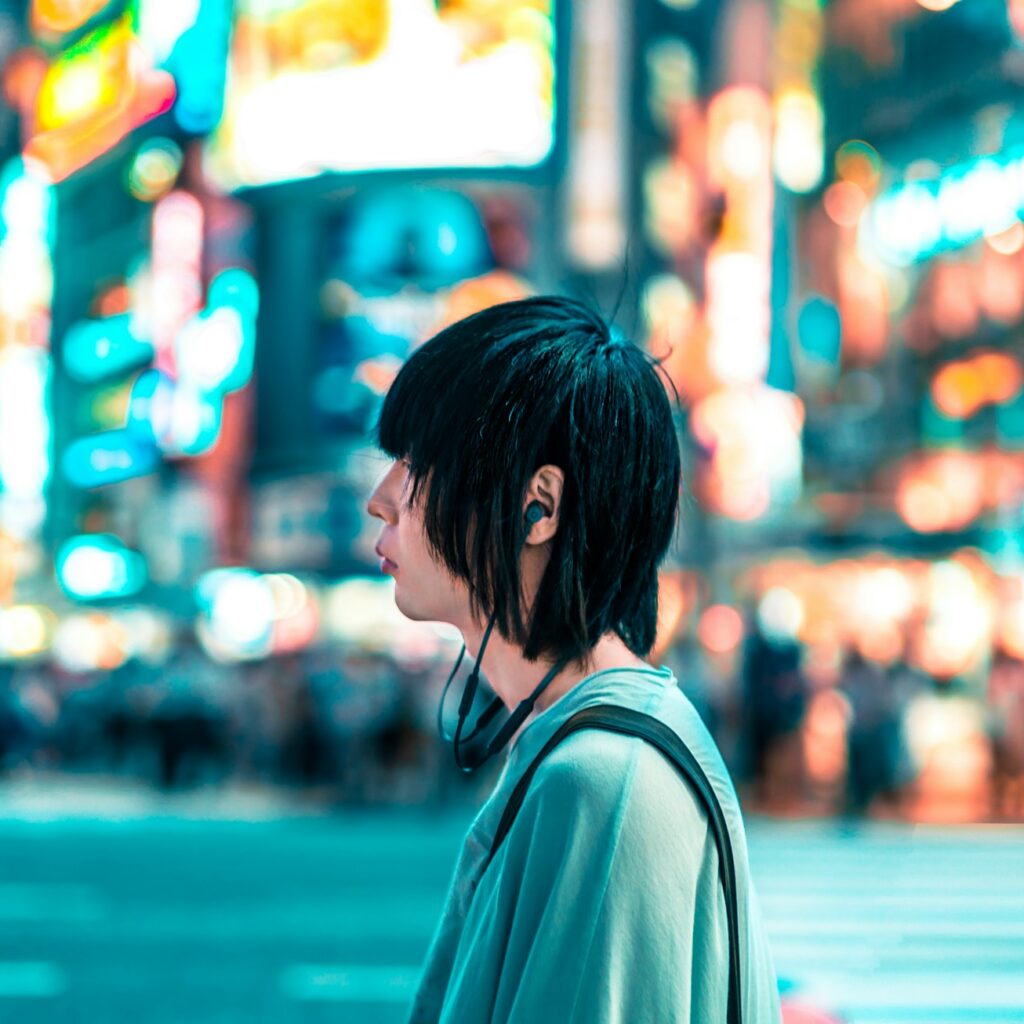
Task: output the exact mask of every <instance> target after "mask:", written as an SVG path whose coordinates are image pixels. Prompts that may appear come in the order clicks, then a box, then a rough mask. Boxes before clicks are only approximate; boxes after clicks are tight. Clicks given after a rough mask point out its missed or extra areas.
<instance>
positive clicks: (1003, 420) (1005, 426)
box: [996, 392, 1024, 449]
mask: <svg viewBox="0 0 1024 1024" xmlns="http://www.w3.org/2000/svg"><path fill="white" fill-rule="evenodd" d="M996 431H997V433H998V436H999V441H1000V444H1001V445H1003V447H1006V448H1014V449H1017V448H1024V392H1022V393H1021V394H1019V395H1018V396H1017V397H1016V398H1015V399H1014V400H1013V401H1012V402H1007V403H1005V404H1004V405H997V406H996Z"/></svg>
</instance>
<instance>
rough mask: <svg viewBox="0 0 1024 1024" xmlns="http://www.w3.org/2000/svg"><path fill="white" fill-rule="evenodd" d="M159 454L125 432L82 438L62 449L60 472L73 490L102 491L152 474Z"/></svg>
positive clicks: (157, 450)
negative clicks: (109, 485)
mask: <svg viewBox="0 0 1024 1024" xmlns="http://www.w3.org/2000/svg"><path fill="white" fill-rule="evenodd" d="M159 465H160V450H159V449H158V448H156V447H155V446H153V445H152V444H146V443H145V442H144V441H143V440H141V439H140V438H139V437H138V435H137V434H135V433H133V432H132V431H130V430H129V429H127V428H123V429H120V430H107V431H104V432H103V433H100V434H93V435H92V436H91V437H82V438H79V439H78V440H77V441H72V442H71V444H69V445H68V446H67V448H65V449H64V455H63V457H62V458H61V469H62V470H63V472H64V476H65V478H66V479H67V480H68V482H69V483H71V484H72V485H73V486H75V487H82V488H91V487H102V486H104V485H105V484H116V483H120V482H121V481H122V480H131V479H133V478H134V477H137V476H145V475H146V474H147V473H152V472H154V471H155V470H156V469H157V468H158V467H159Z"/></svg>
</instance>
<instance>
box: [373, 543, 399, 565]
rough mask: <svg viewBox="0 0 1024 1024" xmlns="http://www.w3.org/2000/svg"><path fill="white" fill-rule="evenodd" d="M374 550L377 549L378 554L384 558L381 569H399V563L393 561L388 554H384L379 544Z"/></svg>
mask: <svg viewBox="0 0 1024 1024" xmlns="http://www.w3.org/2000/svg"><path fill="white" fill-rule="evenodd" d="M373 550H374V551H376V552H377V554H378V555H379V556H380V558H381V559H382V564H381V569H397V568H398V565H397V564H396V563H395V562H393V561H392V560H391V559H390V558H388V556H387V555H386V554H384V552H383V551H382V550H381V547H380V545H379V544H378V545H377V546H376V547H375V548H374V549H373Z"/></svg>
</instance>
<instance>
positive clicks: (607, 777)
mask: <svg viewBox="0 0 1024 1024" xmlns="http://www.w3.org/2000/svg"><path fill="white" fill-rule="evenodd" d="M530 789H531V791H532V792H533V794H534V796H535V798H536V800H538V801H544V802H554V803H556V804H559V805H563V806H564V807H565V808H566V809H570V810H571V811H572V812H573V813H575V814H579V813H587V814H588V815H595V814H596V815H610V814H613V813H615V812H619V814H620V815H625V814H626V813H628V815H629V817H630V818H631V819H632V818H636V819H642V820H643V821H659V822H662V823H665V824H666V825H667V826H668V827H670V828H679V827H693V826H697V825H699V824H700V823H701V822H706V820H707V815H706V813H705V811H704V808H703V804H702V803H701V801H700V799H699V797H698V796H697V794H696V793H695V792H694V791H693V789H692V788H691V786H690V784H689V783H688V782H687V781H686V780H685V779H684V778H683V776H682V775H681V774H680V772H679V770H678V769H677V768H676V767H675V765H674V764H673V763H672V762H670V761H669V760H668V758H666V757H665V755H664V754H662V753H661V752H660V751H659V750H657V749H656V748H655V747H653V746H651V744H650V743H648V742H647V741H646V740H643V739H641V738H640V737H638V736H624V735H622V734H620V733H614V732H610V731H607V730H604V729H583V730H580V731H579V732H576V733H573V734H572V735H571V736H568V737H567V738H566V739H564V740H563V741H562V742H561V743H560V744H559V745H558V746H557V747H556V748H555V749H554V750H553V751H552V752H551V753H550V754H549V755H548V756H547V757H546V758H545V759H544V761H543V762H542V764H541V765H540V767H539V768H538V770H537V774H536V776H535V778H534V779H533V781H532V783H531V786H530Z"/></svg>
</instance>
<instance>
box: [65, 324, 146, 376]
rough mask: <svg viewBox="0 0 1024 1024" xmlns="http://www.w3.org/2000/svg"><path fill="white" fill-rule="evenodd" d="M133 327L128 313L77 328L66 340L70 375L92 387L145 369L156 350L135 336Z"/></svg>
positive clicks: (75, 327)
mask: <svg viewBox="0 0 1024 1024" xmlns="http://www.w3.org/2000/svg"><path fill="white" fill-rule="evenodd" d="M131 327H132V317H131V314H129V313H122V314H120V315H118V316H109V317H104V318H103V319H102V320H82V321H80V322H79V323H77V324H75V325H74V326H73V327H72V328H71V329H70V330H69V331H68V333H67V334H66V335H65V337H64V366H65V368H66V369H67V371H68V373H69V374H70V375H71V376H72V377H74V378H75V379H76V380H79V381H83V382H85V383H90V384H91V383H94V382H96V381H99V380H103V379H104V378H105V377H113V376H116V375H118V374H121V373H125V372H126V371H128V370H132V369H135V368H136V367H140V366H144V365H145V364H146V363H148V362H149V361H150V360H151V359H152V358H153V346H152V344H150V342H149V341H146V340H145V339H143V338H138V337H136V336H135V335H134V334H132V329H131Z"/></svg>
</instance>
